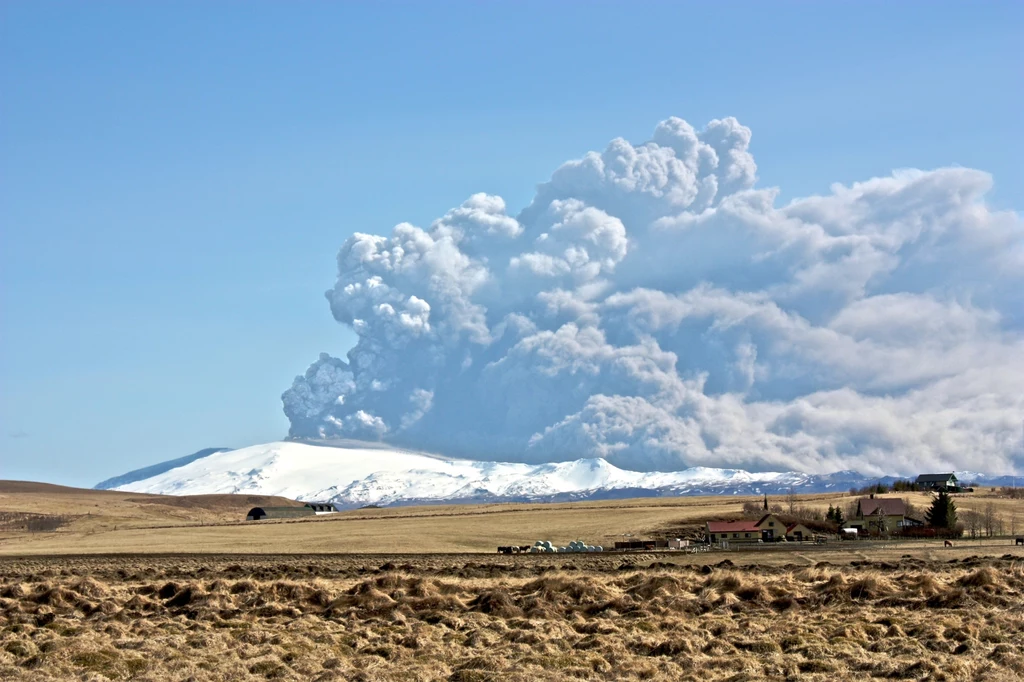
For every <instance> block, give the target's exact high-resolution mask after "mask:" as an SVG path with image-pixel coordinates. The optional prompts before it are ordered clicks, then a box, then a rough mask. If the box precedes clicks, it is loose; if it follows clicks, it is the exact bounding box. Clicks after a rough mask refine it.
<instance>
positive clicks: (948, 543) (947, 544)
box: [942, 540, 953, 547]
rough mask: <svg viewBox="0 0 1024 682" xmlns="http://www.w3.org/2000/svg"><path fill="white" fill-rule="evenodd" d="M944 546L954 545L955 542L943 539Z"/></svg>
mask: <svg viewBox="0 0 1024 682" xmlns="http://www.w3.org/2000/svg"><path fill="white" fill-rule="evenodd" d="M942 546H943V547H952V546H953V543H952V542H950V541H949V540H945V541H943V543H942Z"/></svg>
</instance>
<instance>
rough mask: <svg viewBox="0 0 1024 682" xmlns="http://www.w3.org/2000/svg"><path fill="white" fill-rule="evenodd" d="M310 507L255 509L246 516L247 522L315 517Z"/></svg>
mask: <svg viewBox="0 0 1024 682" xmlns="http://www.w3.org/2000/svg"><path fill="white" fill-rule="evenodd" d="M315 515H316V512H314V511H313V510H312V509H311V508H310V507H309V506H308V505H307V506H305V507H253V508H252V509H250V510H249V513H248V514H247V515H246V517H245V520H246V521H260V520H262V519H295V518H301V517H304V516H315Z"/></svg>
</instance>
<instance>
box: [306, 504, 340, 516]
mask: <svg viewBox="0 0 1024 682" xmlns="http://www.w3.org/2000/svg"><path fill="white" fill-rule="evenodd" d="M306 506H307V507H309V508H310V509H312V510H313V511H314V512H315V513H317V514H333V513H335V512H336V511H338V508H337V507H335V506H334V503H333V502H307V503H306Z"/></svg>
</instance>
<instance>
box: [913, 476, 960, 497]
mask: <svg viewBox="0 0 1024 682" xmlns="http://www.w3.org/2000/svg"><path fill="white" fill-rule="evenodd" d="M916 483H917V485H918V487H919V488H921V489H922V490H945V491H946V492H948V493H953V492H957V491H959V490H960V482H959V481H958V480H957V479H956V474H921V475H920V476H918V477H917V481H916Z"/></svg>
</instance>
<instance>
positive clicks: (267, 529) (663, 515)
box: [0, 482, 1024, 555]
mask: <svg viewBox="0 0 1024 682" xmlns="http://www.w3.org/2000/svg"><path fill="white" fill-rule="evenodd" d="M19 485H22V486H25V485H32V486H39V485H41V484H19ZM15 487H16V486H15V484H11V483H7V484H6V485H5V484H4V483H2V482H0V512H4V511H17V510H20V511H32V512H50V513H63V514H70V515H73V516H74V518H73V520H72V521H71V523H69V524H68V525H67V526H66V527H62V528H60V529H59V530H58V531H57V532H53V533H27V532H20V533H19V532H7V531H3V530H2V529H0V555H3V554H7V555H14V554H18V555H21V554H83V553H93V554H95V553H100V554H102V553H136V552H154V553H180V552H216V553H221V552H235V553H240V554H250V553H294V552H298V553H303V552H310V553H321V552H328V553H338V552H352V553H368V552H376V553H385V554H390V553H396V552H398V553H401V552H435V553H436V552H450V553H461V552H486V553H491V552H494V550H495V547H497V546H498V545H505V544H532V543H533V542H534V541H535V540H539V539H544V540H552V541H553V542H556V543H559V544H564V543H567V542H569V541H570V540H573V539H582V540H585V541H587V542H588V543H591V544H602V545H609V546H610V545H611V544H612V543H614V542H615V540H618V539H622V538H623V536H625V535H633V536H634V537H651V536H661V537H664V536H665V535H673V534H676V533H679V532H681V531H683V530H685V529H686V528H696V527H698V526H701V525H702V524H703V522H704V521H705V520H707V519H709V518H710V519H713V518H739V517H740V516H741V513H742V507H743V503H744V502H745V501H749V500H751V499H754V498H750V497H739V496H736V497H725V496H708V497H672V498H641V499H632V500H608V501H601V502H577V503H558V504H478V505H438V506H424V507H396V508H388V509H360V510H353V511H348V512H342V513H339V514H335V515H330V516H321V517H317V518H311V519H300V520H294V519H290V520H286V521H272V520H268V521H261V522H259V523H255V524H254V523H246V522H244V521H242V519H243V518H244V516H245V513H246V511H247V510H248V509H249V508H250V507H252V506H256V505H261V504H285V503H288V502H289V501H285V500H283V499H281V498H276V499H275V498H265V497H255V496H247V495H200V496H190V497H171V496H162V495H138V494H134V493H116V492H106V491H94V490H77V489H74V488H62V489H60V490H59V491H57V492H54V491H53V490H51V489H49V488H48V489H45V490H42V489H29V490H27V491H24V490H23V491H21V492H17V491H15V490H13V488H15ZM52 488H58V487H57V486H53V487H52ZM905 497H907V498H908V499H909V500H910V501H911V502H912V503H914V504H916V505H917V506H918V507H919V508H922V509H923V508H924V507H926V505H927V501H928V499H929V498H928V495H927V494H924V493H911V494H908V495H905ZM854 499H855V498H853V497H850V496H848V495H845V494H838V493H830V494H810V495H798V496H796V504H798V505H800V506H803V507H807V508H811V509H818V510H819V511H822V512H824V510H825V509H827V508H828V506H829V505H830V504H831V505H837V506H845V505H847V504H849V503H850V502H851V501H852V500H854ZM769 501H770V502H771V503H772V504H776V503H786V502H787V501H786V500H784V499H783V498H782V497H772V498H770V500H769ZM990 502H991V503H992V504H993V505H994V506H995V507H996V509H997V513H998V514H1000V515H1001V516H1003V518H1005V519H1007V527H1009V525H1010V524H1009V522H1008V521H1009V519H1010V518H1012V517H1013V516H1014V515H1015V516H1016V518H1017V524H1016V525H1017V529H1018V531H1021V532H1024V500H1009V499H1005V498H999V497H996V496H994V495H992V493H991V492H990V491H980V492H979V493H976V494H974V495H970V496H963V497H958V498H957V504H958V505H959V506H960V508H961V509H962V510H967V509H977V510H981V509H983V508H984V507H985V506H986V505H987V504H989V503H990ZM290 503H291V504H296V503H295V502H290Z"/></svg>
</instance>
